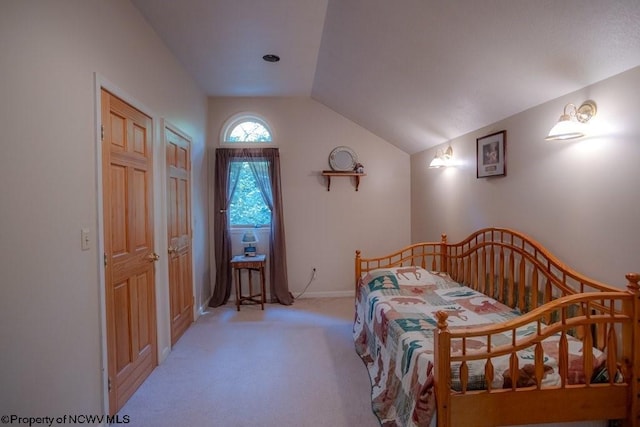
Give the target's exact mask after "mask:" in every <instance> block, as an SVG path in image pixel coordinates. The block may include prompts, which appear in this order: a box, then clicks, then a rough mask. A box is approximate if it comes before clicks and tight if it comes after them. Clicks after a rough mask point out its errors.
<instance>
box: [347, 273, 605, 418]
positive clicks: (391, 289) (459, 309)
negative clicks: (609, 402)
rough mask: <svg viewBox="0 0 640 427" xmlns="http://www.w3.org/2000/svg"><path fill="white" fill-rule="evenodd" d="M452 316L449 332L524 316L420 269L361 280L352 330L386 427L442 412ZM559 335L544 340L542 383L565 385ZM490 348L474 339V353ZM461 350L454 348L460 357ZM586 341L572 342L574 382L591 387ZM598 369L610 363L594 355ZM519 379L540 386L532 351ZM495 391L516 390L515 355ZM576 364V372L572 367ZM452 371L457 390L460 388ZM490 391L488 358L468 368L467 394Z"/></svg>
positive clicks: (497, 367) (522, 361)
mask: <svg viewBox="0 0 640 427" xmlns="http://www.w3.org/2000/svg"><path fill="white" fill-rule="evenodd" d="M440 310H442V311H445V312H447V313H448V314H449V317H448V320H447V321H448V324H449V328H450V329H455V328H458V327H470V326H477V325H483V324H494V323H501V322H504V321H506V320H508V319H512V318H515V317H517V316H518V315H519V314H520V313H519V312H518V311H517V310H513V309H511V308H509V307H507V306H505V305H504V304H501V303H500V302H498V301H496V300H494V299H493V298H490V297H488V296H486V295H484V294H482V293H479V292H476V291H474V290H472V289H470V288H468V287H465V286H461V285H460V284H458V283H456V282H454V281H453V280H452V279H451V278H450V277H449V276H447V275H446V274H438V273H433V272H429V271H427V270H424V269H422V268H419V267H397V268H389V269H380V270H373V271H370V272H368V273H367V274H366V275H365V276H363V278H362V286H360V288H359V292H358V295H357V300H356V317H355V321H354V327H353V335H354V340H355V346H356V351H357V352H358V354H359V355H360V357H361V358H362V360H363V361H364V362H365V364H366V366H367V369H368V371H369V376H370V378H371V398H372V406H373V411H374V412H375V414H376V415H377V416H378V418H379V419H380V422H381V424H382V425H383V426H426V425H429V424H430V422H431V419H432V417H433V416H434V414H435V397H434V396H433V390H432V385H433V379H432V377H431V369H432V367H433V349H434V342H433V332H434V330H435V329H436V323H437V321H436V316H435V313H436V312H437V311H440ZM534 333H535V325H528V326H525V327H523V328H521V329H519V330H518V331H517V335H518V336H526V335H529V334H534ZM511 338H512V337H511V334H510V333H505V334H504V336H497V335H493V336H492V344H493V345H500V344H503V343H504V344H508V343H510V342H511ZM558 340H559V337H551V338H549V339H547V340H545V342H544V343H543V348H544V350H545V356H544V364H545V377H544V379H543V381H542V385H543V386H545V387H546V386H553V385H557V384H559V383H560V378H559V376H558V374H557V363H556V358H557V356H558V342H557V341H558ZM474 348H478V349H480V348H482V349H483V350H484V349H486V344H485V343H484V342H483V341H482V340H480V339H479V340H477V341H475V340H471V339H467V349H468V351H473V349H474ZM455 352H456V349H455V345H454V348H453V353H455ZM581 352H582V344H581V343H580V342H579V341H577V340H575V341H571V340H570V341H569V353H570V355H569V364H570V369H569V371H570V375H571V378H570V379H569V382H570V383H580V382H584V375H583V373H582V368H581V367H582V362H581ZM594 356H596V358H595V359H594V366H604V357H603V355H602V354H601V353H599V352H597V350H596V352H595V353H594ZM518 357H519V367H520V376H519V378H517V379H516V381H517V386H518V387H522V386H529V385H535V378H534V376H533V364H534V357H535V356H534V351H533V348H531V349H526V350H523V351H521V352H519V353H518ZM492 363H493V365H494V372H495V375H494V378H493V381H492V387H493V388H503V387H504V388H511V386H512V380H511V378H510V377H509V374H508V369H509V360H508V356H504V357H496V358H493V359H492ZM572 366H573V367H575V368H574V369H572ZM457 368H459V366H458V367H456V366H452V375H453V378H452V380H453V381H452V388H453V389H454V390H460V384H459V381H458V379H457V376H456V373H457V372H458V369H457ZM484 388H486V383H485V377H484V361H478V362H477V363H471V364H469V382H468V386H467V389H468V390H474V389H475V390H478V389H484Z"/></svg>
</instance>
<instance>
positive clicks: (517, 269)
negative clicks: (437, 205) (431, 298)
mask: <svg viewBox="0 0 640 427" xmlns="http://www.w3.org/2000/svg"><path fill="white" fill-rule="evenodd" d="M355 264H356V265H355V267H356V269H355V272H356V277H355V279H356V287H357V286H358V281H359V279H360V277H361V275H362V274H363V273H365V272H367V271H369V270H372V269H376V268H388V267H396V266H410V265H416V266H420V267H422V268H425V269H427V270H432V271H441V272H446V273H448V274H449V275H450V276H451V277H452V278H453V279H454V280H455V281H457V282H460V283H462V284H464V285H466V286H469V287H470V288H473V289H476V290H478V291H480V292H482V293H484V294H485V295H489V296H492V297H494V298H495V299H497V300H499V301H501V302H503V303H505V304H507V305H508V306H510V307H514V308H518V309H519V310H520V311H522V312H528V311H530V310H532V309H534V308H536V307H539V306H540V305H542V304H544V303H546V302H548V301H551V300H552V299H556V298H558V297H561V296H565V295H573V294H576V293H583V292H607V291H613V292H616V291H620V288H615V287H613V286H610V285H606V284H604V283H601V282H598V281H595V280H593V279H590V278H588V277H585V276H584V275H582V274H580V273H578V272H576V271H575V270H573V269H571V268H569V267H568V266H566V265H565V264H563V263H562V262H560V260H559V259H558V258H556V257H555V256H554V255H552V254H551V253H550V252H549V251H547V250H546V249H545V248H544V247H543V246H542V245H541V244H540V243H538V242H537V241H535V240H534V239H532V238H530V237H529V236H527V235H525V234H523V233H520V232H518V231H514V230H510V229H507V228H497V227H491V228H484V229H481V230H478V231H476V232H474V233H473V234H471V235H470V236H469V237H467V238H466V239H464V240H462V241H461V242H458V243H448V242H447V236H446V234H443V235H442V239H441V241H440V242H424V243H416V244H413V245H410V246H407V247H406V248H404V249H401V250H399V251H397V252H395V253H393V254H390V255H386V256H384V257H380V258H362V257H361V254H360V251H356V260H355Z"/></svg>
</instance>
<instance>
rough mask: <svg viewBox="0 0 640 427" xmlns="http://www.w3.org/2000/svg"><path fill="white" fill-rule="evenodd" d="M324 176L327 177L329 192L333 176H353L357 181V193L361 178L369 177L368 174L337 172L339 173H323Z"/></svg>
mask: <svg viewBox="0 0 640 427" xmlns="http://www.w3.org/2000/svg"><path fill="white" fill-rule="evenodd" d="M322 176H325V177H327V191H331V177H332V176H352V177H354V178H355V179H356V191H358V187H360V177H361V176H367V174H366V173H357V172H337V171H322Z"/></svg>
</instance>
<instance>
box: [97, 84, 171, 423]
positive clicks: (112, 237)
mask: <svg viewBox="0 0 640 427" xmlns="http://www.w3.org/2000/svg"><path fill="white" fill-rule="evenodd" d="M101 103H102V127H103V129H102V131H103V135H102V186H103V187H102V189H103V208H104V250H105V254H104V262H105V286H106V289H105V296H106V318H107V353H108V370H109V374H108V375H109V412H110V413H111V414H112V415H113V414H115V413H116V412H117V411H118V410H119V409H120V408H121V407H122V406H123V405H124V403H125V402H126V401H127V400H128V399H129V397H131V395H132V394H133V393H134V392H135V391H136V389H137V388H138V387H139V386H140V384H142V382H143V381H144V380H145V379H146V378H147V376H148V375H149V374H150V373H151V371H152V370H153V369H154V368H155V367H156V365H157V364H158V355H157V348H156V347H157V346H156V340H157V337H156V301H155V300H156V299H155V275H154V270H155V261H156V260H157V259H158V255H156V254H155V253H154V252H153V248H154V246H153V199H152V192H153V176H152V172H153V171H152V164H153V159H152V121H151V118H150V117H148V116H147V115H145V114H144V113H142V112H140V111H139V110H137V109H135V108H134V107H132V106H131V105H129V104H127V103H125V102H124V101H122V100H121V99H119V98H117V97H115V96H114V95H112V94H110V93H109V92H107V91H105V90H102V92H101Z"/></svg>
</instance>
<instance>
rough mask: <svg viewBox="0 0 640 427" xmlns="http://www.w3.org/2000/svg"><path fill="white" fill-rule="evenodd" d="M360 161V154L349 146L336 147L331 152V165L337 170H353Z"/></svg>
mask: <svg viewBox="0 0 640 427" xmlns="http://www.w3.org/2000/svg"><path fill="white" fill-rule="evenodd" d="M356 163H358V156H357V155H356V153H355V152H354V151H353V150H352V149H351V148H349V147H346V146H344V145H343V146H340V147H336V148H334V149H333V151H331V154H329V166H331V169H333V170H334V171H337V172H353V169H354V168H355V167H356Z"/></svg>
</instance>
